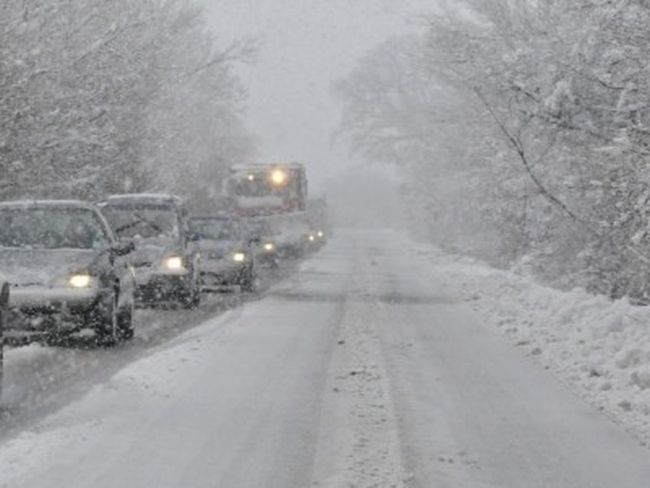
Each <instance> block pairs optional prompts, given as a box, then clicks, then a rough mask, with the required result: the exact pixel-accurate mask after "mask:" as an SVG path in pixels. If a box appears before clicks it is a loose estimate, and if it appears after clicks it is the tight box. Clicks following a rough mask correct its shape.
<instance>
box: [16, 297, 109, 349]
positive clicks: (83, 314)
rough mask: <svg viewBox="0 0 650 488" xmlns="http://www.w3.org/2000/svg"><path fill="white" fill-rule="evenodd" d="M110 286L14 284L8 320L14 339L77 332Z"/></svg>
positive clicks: (83, 325)
mask: <svg viewBox="0 0 650 488" xmlns="http://www.w3.org/2000/svg"><path fill="white" fill-rule="evenodd" d="M109 296H110V293H109V291H108V290H102V289H100V288H84V289H70V288H47V287H22V288H21V287H14V288H12V289H11V299H10V304H9V309H8V311H7V317H6V321H5V328H6V331H7V333H6V336H7V338H8V340H9V341H10V342H11V340H12V339H14V340H23V339H24V338H26V337H28V336H30V335H43V334H61V333H64V332H74V331H75V330H79V329H81V328H84V327H86V326H87V325H89V320H88V318H89V316H90V314H91V313H92V312H93V311H94V310H95V309H96V307H97V305H98V303H100V302H101V301H102V299H104V298H106V297H109Z"/></svg>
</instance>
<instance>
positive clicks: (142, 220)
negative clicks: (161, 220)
mask: <svg viewBox="0 0 650 488" xmlns="http://www.w3.org/2000/svg"><path fill="white" fill-rule="evenodd" d="M133 215H134V217H135V218H136V219H137V220H134V221H133V222H129V223H128V224H125V225H123V226H121V227H118V228H117V229H115V233H116V234H119V233H121V232H123V231H125V230H127V229H130V228H131V227H135V226H136V225H138V224H147V225H148V226H149V227H151V228H152V229H153V230H155V231H156V232H158V233H159V234H163V229H162V228H161V227H160V226H159V225H158V224H156V223H155V222H152V221H150V220H147V219H145V218H144V217H143V216H142V215H140V214H137V213H134V214H133Z"/></svg>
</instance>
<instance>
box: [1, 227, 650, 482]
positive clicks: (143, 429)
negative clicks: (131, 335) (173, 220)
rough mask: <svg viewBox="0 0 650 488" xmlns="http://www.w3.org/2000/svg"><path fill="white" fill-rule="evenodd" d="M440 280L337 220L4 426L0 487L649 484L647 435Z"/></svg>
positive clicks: (390, 243) (394, 243)
mask: <svg viewBox="0 0 650 488" xmlns="http://www.w3.org/2000/svg"><path fill="white" fill-rule="evenodd" d="M443 283H444V281H442V280H441V279H440V277H439V276H438V270H437V269H436V266H435V265H434V264H432V261H431V260H428V259H427V256H426V253H423V252H422V249H421V246H414V245H412V243H410V241H408V240H407V239H406V238H404V237H401V236H399V235H398V234H395V233H392V232H362V231H356V232H352V231H350V232H340V233H339V235H338V236H337V237H336V238H335V239H334V240H333V241H332V242H331V243H330V245H328V247H327V248H325V249H324V250H322V251H321V252H320V253H319V254H318V255H316V256H314V257H312V258H311V259H309V260H307V261H306V262H304V263H303V265H302V266H301V269H300V271H299V272H298V273H296V274H295V275H293V276H292V277H290V278H287V279H285V280H284V281H282V282H280V283H279V284H278V285H276V286H274V287H272V288H271V290H270V291H269V292H268V293H267V294H266V296H265V297H264V298H263V299H262V300H260V301H258V302H252V303H246V304H245V305H244V306H243V307H239V308H235V309H231V310H229V311H227V312H225V313H224V314H221V315H218V316H214V317H212V318H207V317H206V318H205V320H204V321H203V322H202V323H201V324H200V325H198V326H196V327H194V328H192V329H190V330H188V331H186V332H185V333H183V334H181V335H178V336H175V337H170V338H169V340H168V341H166V342H161V343H159V344H158V345H156V346H154V347H149V348H147V349H143V350H142V352H141V353H140V354H139V355H137V356H136V357H133V358H131V359H129V361H125V363H124V364H122V365H121V367H120V368H119V369H118V370H117V371H115V373H114V374H112V375H111V376H108V377H96V378H95V379H96V380H97V383H96V386H94V387H93V388H92V389H91V390H90V391H89V392H87V393H86V394H85V395H84V396H83V397H81V398H79V399H77V400H75V401H73V402H71V403H70V404H69V405H67V406H65V407H63V408H61V409H59V410H58V411H56V412H53V413H51V414H49V415H46V416H43V417H42V418H40V419H39V420H37V421H34V422H30V424H29V428H27V429H26V430H25V431H23V432H22V433H19V434H16V435H12V436H10V437H9V438H5V439H4V440H3V441H2V444H1V445H0V487H10V488H19V487H29V488H37V487H47V488H51V487H66V488H67V487H98V488H102V487H135V488H137V487H147V488H148V487H152V486H156V487H181V486H182V487H226V488H229V487H233V488H235V487H236V488H247V487H264V488H267V487H278V488H293V487H296V488H305V487H308V486H320V487H330V488H335V487H336V488H339V487H340V488H343V487H356V488H365V487H367V488H369V487H393V486H394V487H402V486H406V487H427V488H437V487H468V488H474V487H481V488H482V487H495V488H497V487H498V488H506V487H513V488H522V487H552V488H562V487H571V488H574V487H588V488H599V487H603V488H605V487H607V488H611V487H617V488H618V487H630V488H632V487H634V488H637V487H644V486H648V480H650V453H649V452H648V450H647V449H646V448H644V447H641V446H640V445H639V443H638V442H637V441H635V439H634V438H633V437H631V436H630V435H628V434H627V433H625V432H624V431H623V430H622V429H621V428H620V427H618V426H616V425H614V424H613V423H611V422H610V420H609V419H607V418H606V417H605V416H604V415H602V414H601V413H600V412H598V411H597V410H596V409H594V408H592V407H590V406H588V405H587V404H586V403H585V402H584V401H583V400H581V399H579V398H578V397H577V396H576V395H574V394H573V393H571V392H570V391H569V390H567V389H566V388H565V387H564V386H563V385H562V384H560V383H559V382H558V381H557V380H555V379H554V378H553V377H552V376H551V374H550V373H549V372H548V371H546V370H544V368H542V367H541V366H539V365H537V364H535V363H534V362H533V361H532V360H531V359H530V358H528V357H525V356H524V355H523V354H522V352H521V351H520V350H518V349H516V348H514V347H512V346H511V345H510V343H509V342H508V340H507V338H505V337H504V336H502V335H500V334H499V333H498V332H497V331H496V330H495V329H493V328H491V327H487V326H485V325H484V324H483V323H482V322H483V321H482V319H481V317H480V315H478V314H477V313H475V312H473V311H472V310H471V309H470V308H469V307H468V306H467V305H466V304H465V302H463V300H462V299H461V297H458V296H455V295H454V293H453V292H452V291H451V290H452V289H451V288H447V287H446V286H445V285H444V284H443ZM110 352H111V351H103V352H102V354H107V353H110Z"/></svg>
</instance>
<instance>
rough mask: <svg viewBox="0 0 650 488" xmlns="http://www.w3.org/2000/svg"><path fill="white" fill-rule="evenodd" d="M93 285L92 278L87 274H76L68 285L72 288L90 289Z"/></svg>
mask: <svg viewBox="0 0 650 488" xmlns="http://www.w3.org/2000/svg"><path fill="white" fill-rule="evenodd" d="M92 283H93V279H92V276H90V275H89V274H86V273H79V274H74V275H72V276H71V277H70V279H69V280H68V285H70V287H72V288H89V287H90V286H91V285H92Z"/></svg>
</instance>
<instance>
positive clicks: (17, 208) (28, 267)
mask: <svg viewBox="0 0 650 488" xmlns="http://www.w3.org/2000/svg"><path fill="white" fill-rule="evenodd" d="M131 250H132V246H128V245H121V244H120V243H119V242H118V241H117V240H116V238H115V236H114V234H113V232H112V231H111V229H110V227H109V225H108V223H107V222H106V220H105V219H104V218H103V217H102V215H101V213H100V212H99V211H98V210H97V208H96V207H94V206H93V205H91V204H88V203H84V202H78V201H30V202H5V203H0V274H2V275H4V276H5V277H6V279H7V281H8V282H9V283H11V303H10V309H9V316H8V317H7V320H6V329H7V334H6V335H7V337H8V339H9V340H11V339H15V340H20V341H23V340H31V338H33V337H44V338H46V339H50V340H51V339H56V338H59V337H62V336H66V335H68V334H70V333H74V332H77V331H81V330H83V329H92V330H93V331H94V333H95V337H96V338H97V339H98V340H101V341H109V342H114V341H116V340H118V339H121V338H122V339H128V338H130V337H132V335H133V327H132V318H133V303H134V285H135V280H134V275H133V271H132V269H131V267H130V265H129V262H128V260H127V259H126V258H125V255H126V254H128V253H129V252H130V251H131Z"/></svg>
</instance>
